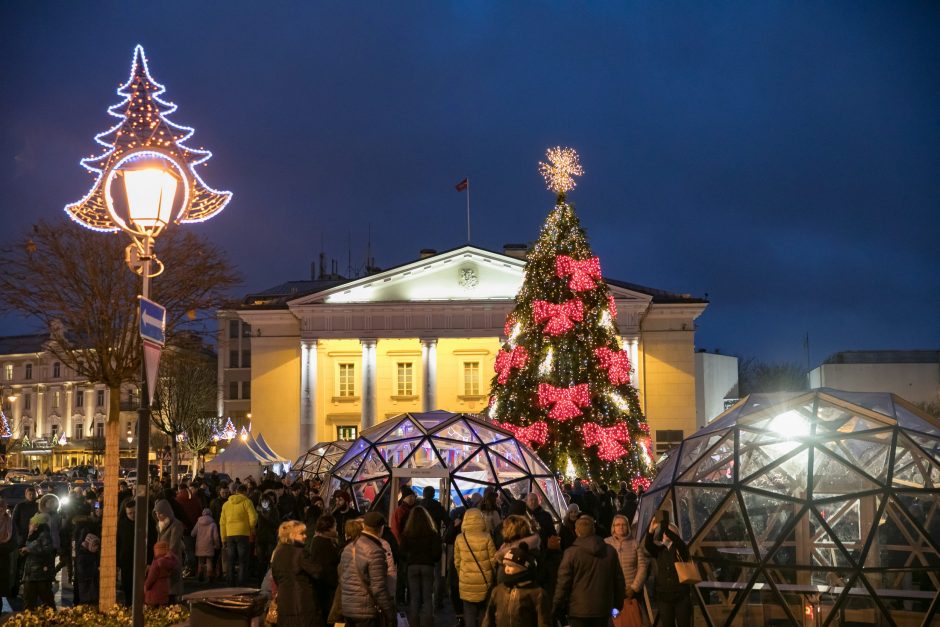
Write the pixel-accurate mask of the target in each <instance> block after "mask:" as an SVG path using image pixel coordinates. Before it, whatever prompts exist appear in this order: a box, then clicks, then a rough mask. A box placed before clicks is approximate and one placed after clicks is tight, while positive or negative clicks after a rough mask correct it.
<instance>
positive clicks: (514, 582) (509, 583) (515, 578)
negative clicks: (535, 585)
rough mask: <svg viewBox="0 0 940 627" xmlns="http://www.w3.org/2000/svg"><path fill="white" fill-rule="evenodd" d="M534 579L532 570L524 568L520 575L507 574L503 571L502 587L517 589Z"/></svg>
mask: <svg viewBox="0 0 940 627" xmlns="http://www.w3.org/2000/svg"><path fill="white" fill-rule="evenodd" d="M534 579H535V570H534V569H532V568H526V569H525V570H523V571H522V572H520V573H515V574H513V575H510V574H508V573H507V572H506V571H505V570H504V571H503V585H505V586H506V587H507V588H517V587H519V586H522V585H525V584H527V583H529V582H531V581H533V580H534Z"/></svg>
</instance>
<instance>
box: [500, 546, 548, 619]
mask: <svg viewBox="0 0 940 627" xmlns="http://www.w3.org/2000/svg"><path fill="white" fill-rule="evenodd" d="M501 564H502V567H501V568H500V569H499V570H500V583H499V585H498V586H496V587H495V588H494V589H493V598H492V599H490V603H489V605H488V606H487V608H486V614H485V615H484V617H483V627H513V626H514V625H533V626H537V627H549V626H550V625H551V624H552V602H551V599H549V598H548V594H547V593H546V592H545V590H543V589H542V587H541V586H540V585H539V584H538V582H537V581H536V578H537V575H538V572H537V568H536V562H535V558H534V557H533V555H532V554H531V553H529V546H528V545H527V544H526V543H525V542H520V543H519V544H518V545H517V546H514V547H513V548H511V549H509V550H508V551H506V552H505V553H504V554H503V558H502V560H501Z"/></svg>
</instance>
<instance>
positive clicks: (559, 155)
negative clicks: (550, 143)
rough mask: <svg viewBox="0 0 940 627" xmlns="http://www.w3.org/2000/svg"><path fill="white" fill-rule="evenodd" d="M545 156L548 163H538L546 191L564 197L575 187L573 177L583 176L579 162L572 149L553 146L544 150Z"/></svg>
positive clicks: (576, 154)
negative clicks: (548, 190)
mask: <svg viewBox="0 0 940 627" xmlns="http://www.w3.org/2000/svg"><path fill="white" fill-rule="evenodd" d="M545 156H546V157H547V158H548V161H549V162H548V163H544V162H541V161H540V162H539V172H541V173H542V177H543V178H544V179H545V184H546V185H547V186H548V189H550V190H552V191H553V192H555V193H556V194H559V195H564V194H565V193H566V192H568V191H570V190H572V189H574V187H575V185H576V183H575V180H574V177H575V176H581V175H583V174H584V170H583V169H582V168H581V160H580V159H579V158H578V153H577V152H576V151H575V150H574V148H562V147H561V146H555V147H554V148H549V149H548V150H546V151H545Z"/></svg>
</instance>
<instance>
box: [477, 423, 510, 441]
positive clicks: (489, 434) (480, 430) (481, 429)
mask: <svg viewBox="0 0 940 627" xmlns="http://www.w3.org/2000/svg"><path fill="white" fill-rule="evenodd" d="M470 428H471V429H473V432H474V433H475V434H476V436H477V437H478V438H479V439H480V441H481V442H484V443H486V444H489V443H491V442H498V441H499V440H506V439H508V438H511V437H512V434H510V433H502V432H500V431H497V430H496V429H492V428H490V427H488V426H486V425H482V424H473V425H470Z"/></svg>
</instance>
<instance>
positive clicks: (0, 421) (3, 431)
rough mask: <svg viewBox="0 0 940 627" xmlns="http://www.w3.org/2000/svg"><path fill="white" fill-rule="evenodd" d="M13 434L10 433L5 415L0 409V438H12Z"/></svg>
mask: <svg viewBox="0 0 940 627" xmlns="http://www.w3.org/2000/svg"><path fill="white" fill-rule="evenodd" d="M12 437H13V432H12V431H10V423H9V422H8V421H7V415H6V414H4V413H3V410H2V409H0V438H12Z"/></svg>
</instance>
